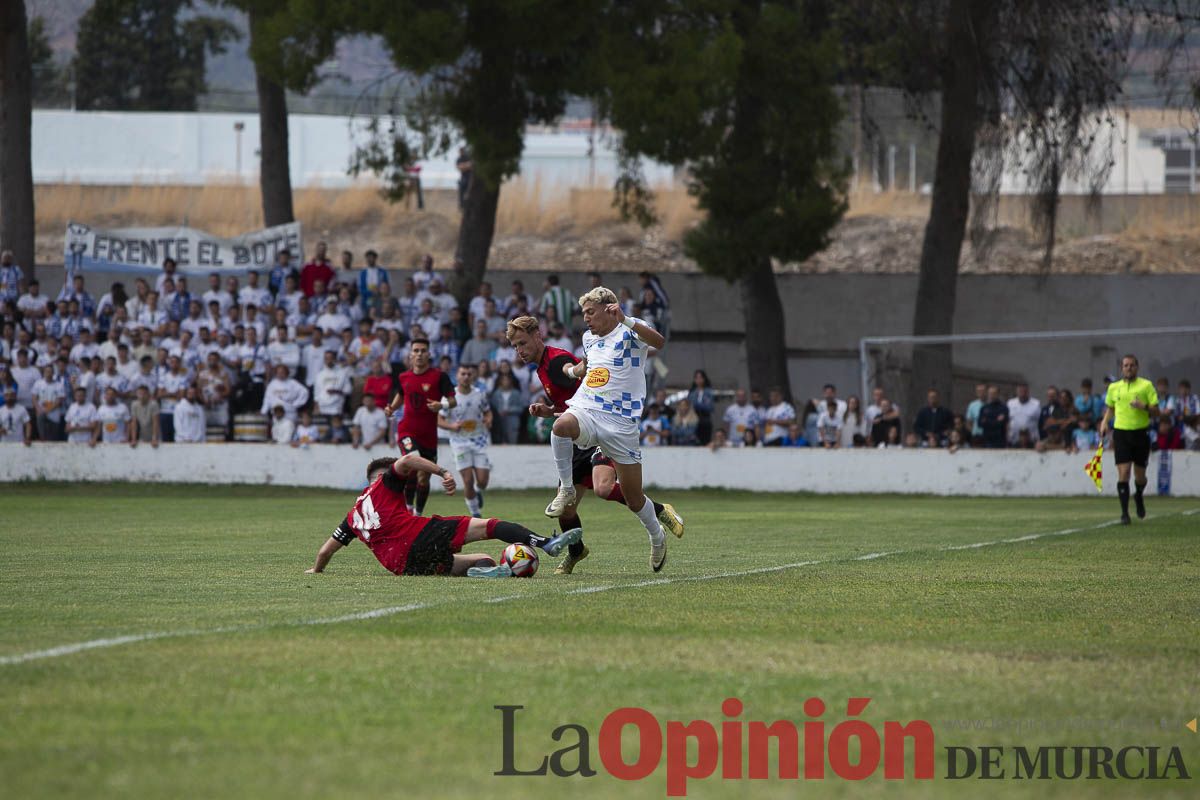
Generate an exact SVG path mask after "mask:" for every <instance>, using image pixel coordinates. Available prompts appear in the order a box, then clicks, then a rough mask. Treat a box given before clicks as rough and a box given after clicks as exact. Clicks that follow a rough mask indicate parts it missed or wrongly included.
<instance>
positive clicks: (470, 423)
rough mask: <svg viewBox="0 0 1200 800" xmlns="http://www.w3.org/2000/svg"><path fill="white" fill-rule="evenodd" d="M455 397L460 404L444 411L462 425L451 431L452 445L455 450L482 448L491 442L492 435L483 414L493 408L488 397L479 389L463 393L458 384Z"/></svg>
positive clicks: (451, 419)
mask: <svg viewBox="0 0 1200 800" xmlns="http://www.w3.org/2000/svg"><path fill="white" fill-rule="evenodd" d="M454 399H455V400H456V401H458V405H456V406H455V407H454V408H451V409H449V410H447V411H443V412H442V416H444V417H445V418H446V419H447V420H449V421H450V422H461V423H462V427H461V428H460V429H459V430H456V431H450V446H451V447H452V448H453V449H454V450H456V451H457V450H466V449H472V450H481V449H483V448H485V447H487V446H488V445H489V444H491V441H492V437H491V435H490V433H489V432H488V428H487V425H484V424H483V415H484V414H485V413H487V411H488V410H489V409H490V408H491V406H490V405H489V404H488V397H487V395H486V394H484V393H483V392H481V391H479V390H478V389H475V390H473V391H472V392H471V393H470V394H463V393H462V391H461V390H460V389H459V388H458V387H457V386H456V387H455V388H454Z"/></svg>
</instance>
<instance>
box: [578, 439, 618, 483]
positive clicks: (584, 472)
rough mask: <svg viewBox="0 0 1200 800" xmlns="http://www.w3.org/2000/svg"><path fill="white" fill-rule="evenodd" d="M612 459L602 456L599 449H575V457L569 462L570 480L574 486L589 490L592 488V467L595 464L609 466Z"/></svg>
mask: <svg viewBox="0 0 1200 800" xmlns="http://www.w3.org/2000/svg"><path fill="white" fill-rule="evenodd" d="M611 463H612V459H610V458H609V457H608V456H606V455H604V453H603V452H601V451H600V448H599V447H589V448H587V449H583V448H580V447H576V448H575V455H574V456H573V457H572V460H571V480H573V481H575V485H576V486H586V487H588V488H589V489H590V488H591V487H592V467H594V466H596V465H597V464H611Z"/></svg>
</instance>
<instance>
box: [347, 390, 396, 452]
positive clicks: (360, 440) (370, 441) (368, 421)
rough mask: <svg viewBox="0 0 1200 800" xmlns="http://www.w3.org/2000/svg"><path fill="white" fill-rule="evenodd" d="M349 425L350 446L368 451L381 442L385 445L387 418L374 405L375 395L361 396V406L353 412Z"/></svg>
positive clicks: (381, 410) (382, 411) (380, 409)
mask: <svg viewBox="0 0 1200 800" xmlns="http://www.w3.org/2000/svg"><path fill="white" fill-rule="evenodd" d="M350 424H351V426H352V427H351V429H350V436H351V437H352V438H351V445H352V446H354V447H359V446H361V447H362V448H363V449H364V450H370V449H371V448H372V447H374V446H375V445H377V444H380V443H381V442H382V443H385V444H386V442H387V431H388V418H387V414H386V413H384V410H383V409H382V408H380V407H379V406H378V405H376V403H375V395H372V394H364V395H363V404H362V405H361V406H359V407H358V410H357V411H355V412H354V418H353V419H352V420H351V421H350Z"/></svg>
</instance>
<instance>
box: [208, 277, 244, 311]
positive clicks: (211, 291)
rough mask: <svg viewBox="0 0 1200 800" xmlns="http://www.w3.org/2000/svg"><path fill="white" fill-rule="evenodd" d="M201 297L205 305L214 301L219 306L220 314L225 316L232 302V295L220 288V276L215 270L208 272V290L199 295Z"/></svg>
mask: <svg viewBox="0 0 1200 800" xmlns="http://www.w3.org/2000/svg"><path fill="white" fill-rule="evenodd" d="M235 281H236V279H235ZM201 297H202V298H203V299H204V305H205V307H207V306H208V305H209V304H210V303H213V302H215V303H216V304H217V305H218V306H219V307H220V310H221V316H225V314H226V313H227V312H228V311H229V307H230V306H232V305H233V304H234V303H233V295H231V294H230V293H229V292H227V291H225V290H224V289H222V288H221V276H220V275H219V274H218V273H216V272H213V273H210V274H209V276H208V291H207V292H205V293H204V294H203V295H201Z"/></svg>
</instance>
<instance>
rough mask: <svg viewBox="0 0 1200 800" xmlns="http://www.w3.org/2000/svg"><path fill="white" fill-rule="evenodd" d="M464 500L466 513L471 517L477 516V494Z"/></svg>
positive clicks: (478, 506) (478, 505)
mask: <svg viewBox="0 0 1200 800" xmlns="http://www.w3.org/2000/svg"><path fill="white" fill-rule="evenodd" d="M465 502H466V504H467V513H468V514H470V515H471V516H472V517H478V516H479V508H480V503H479V495H478V494H477V495H475V496H474V497H468V498H465Z"/></svg>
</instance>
